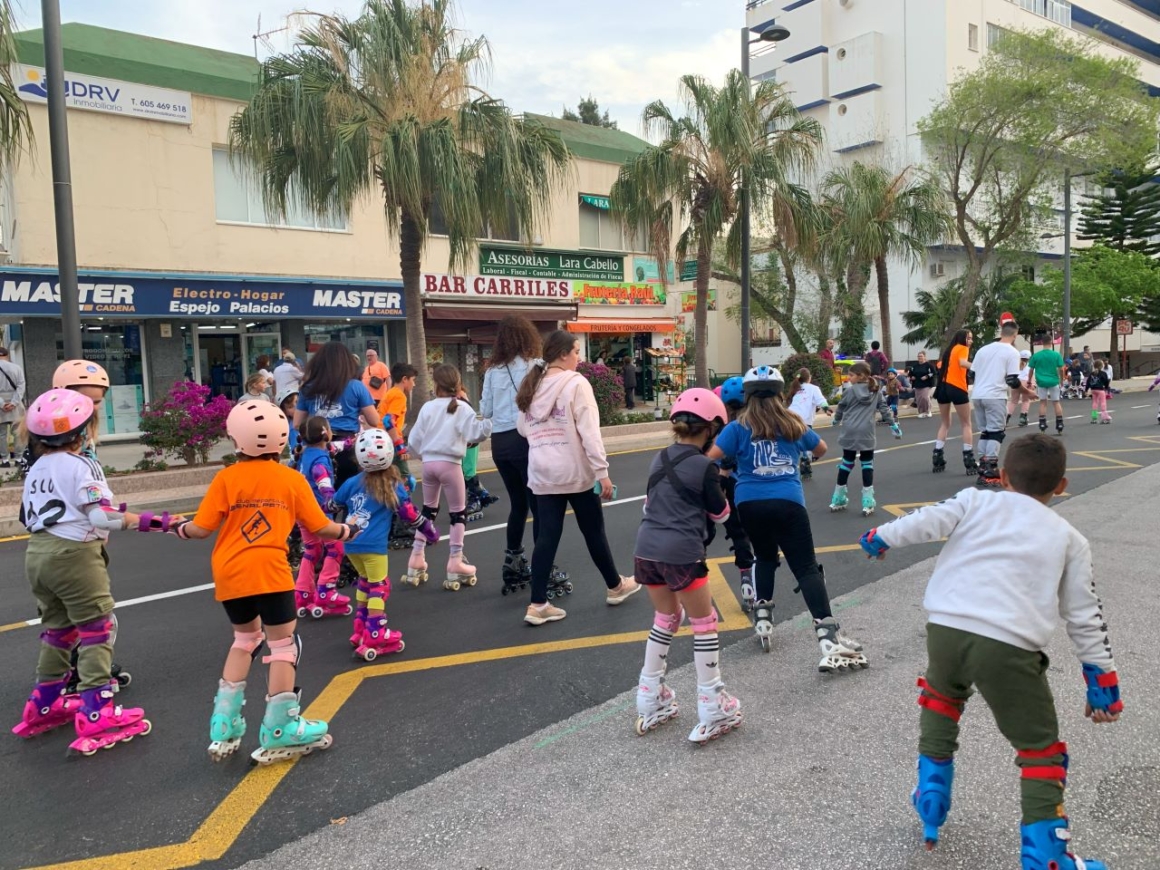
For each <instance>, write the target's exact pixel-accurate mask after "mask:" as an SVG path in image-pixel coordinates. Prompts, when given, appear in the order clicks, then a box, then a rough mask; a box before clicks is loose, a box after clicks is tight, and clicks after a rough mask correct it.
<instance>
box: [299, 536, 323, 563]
mask: <svg viewBox="0 0 1160 870" xmlns="http://www.w3.org/2000/svg"><path fill="white" fill-rule="evenodd" d="M322 549H323V545H322V542H321V541H313V542H311V543H309V544H305V545H304V546H303V547H302V558H303V559H305V560H306V561H307V562H309V563H310V564H311V565H317V564H318V563H319V562H321V561H322Z"/></svg>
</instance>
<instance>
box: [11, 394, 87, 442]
mask: <svg viewBox="0 0 1160 870" xmlns="http://www.w3.org/2000/svg"><path fill="white" fill-rule="evenodd" d="M91 419H93V400H92V399H90V398H89V397H88V396H86V395H84V394H83V393H78V392H76V391H75V390H59V389H54V390H49V391H48V392H47V393H42V394H41V395H39V396H37V397H36V401H35V402H33V403H32V406H31V407H30V408H29V409H28V418H27V420H26V421H25V422H26V425H27V426H28V431H29V432H31V433H32V434H33V435H35V436H36V437H37V438H39V439H40V440H41V441H43V442H44V443H45V444H47V445H48V446H49V447H63V446H64V445H65V444H70V443H72V442H73V441H75V440H76V438H77V436H78V435H79V434H81V432H82V431H83V430H84V428H85V427H86V426H87V425H89V421H90V420H91Z"/></svg>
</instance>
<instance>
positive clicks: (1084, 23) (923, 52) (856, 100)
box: [746, 0, 1160, 368]
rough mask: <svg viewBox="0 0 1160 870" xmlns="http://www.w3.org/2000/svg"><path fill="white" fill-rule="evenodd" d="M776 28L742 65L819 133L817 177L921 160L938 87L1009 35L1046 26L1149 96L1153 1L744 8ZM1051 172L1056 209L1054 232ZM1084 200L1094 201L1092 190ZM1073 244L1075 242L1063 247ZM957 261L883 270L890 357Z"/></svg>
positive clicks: (1052, 252) (1153, 353)
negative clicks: (1088, 45) (921, 297)
mask: <svg viewBox="0 0 1160 870" xmlns="http://www.w3.org/2000/svg"><path fill="white" fill-rule="evenodd" d="M774 21H776V22H777V23H778V24H779V25H782V26H784V27H786V28H787V29H788V30H789V31H790V36H789V38H788V39H786V40H785V41H784V42H780V43H777V48H776V51H769V50H767V49H758V50H757V53H756V54H754V55H753V56H752V58H751V61H750V74H751V76H752V77H753V78H754V79H755V80H762V79H767V78H773V79H776V80H777V81H778V82H781V83H782V84H784V85H785V86H786V87H787V88H788V89H789V91H790V92H791V93H792V95H793V99H794V102H795V104H796V105H797V107H798V108H799V109H800V110H801V111H802V112H804V113H805V114H807V115H809V116H810V117H812V118H815V119H816V120H818V121H819V122H820V123H821V124H822V126H823V128H824V129H825V133H826V142H825V146H824V152H823V155H822V161H821V162H822V167H821V171H823V172H824V171H825V170H826V169H828V168H830V167H832V166H837V165H845V164H849V163H852V162H853V161H855V160H861V161H863V162H869V163H881V164H883V165H885V166H888V167H893V168H898V169H901V168H902V167H905V166H909V165H916V164H920V163H921V162H922V159H923V149H922V144H921V141H920V139H919V135H918V129H917V127H918V123H919V121H921V120H922V118H923V117H924V116H925V115H926V114H927V113H928V112H929V111H930V108H931V107H932V106H933V105H934V104H935V103H936V102H938V101H939V100H941V99H942V97H943V96H944V94H945V92H946V88H947V84H948V83H949V82H951V81H953V80H954V79H955V77H956V76H958V75H959V74H961V72H962V71H964V70H970V69H972V68H974V66H976V65H977V64H978V62H979V59H980V58H981V57H982V56H983V55H984V54H985V53H986V52H987V50H988V48H989V46H990V45H991V44H992V43H993V42H994V40H995V39H996V38H997V37H998V36H999V35H1001V34H1002V32H1003V31H1004V30H1009V29H1020V28H1022V29H1034V28H1040V27H1043V28H1058V29H1061V30H1064V31H1068V32H1070V33H1071V34H1072V35H1082V36H1088V37H1091V38H1093V39H1094V40H1096V41H1097V43H1098V50H1099V51H1100V52H1102V53H1103V54H1105V55H1106V56H1108V57H1118V58H1129V59H1131V60H1133V61H1135V62H1137V63H1138V64H1139V73H1138V75H1139V78H1140V80H1141V81H1142V82H1143V83H1144V84H1145V85H1147V86H1148V88H1149V90H1150V92H1151V93H1152V94H1153V95H1160V3H1158V2H1156V0H1082V2H1079V3H1073V2H1068V0H768V2H749V3H747V4H746V24H747V26H748V27H749V28H750V29H752V30H753V31H754V32H760V31H761V30H762V29H764V28H765V27H767V26H769V24H770V23H772V22H774ZM1062 185H1063V179H1062V174H1061V178H1060V188H1061V195H1060V197H1059V200H1060V201H1059V203H1058V206H1059V208H1058V214H1059V233H1060V235H1062V232H1063V220H1062V217H1063V208H1062ZM1073 185H1074V187H1073V204H1075V214H1073V221H1072V227H1071V228H1070V230H1071V232H1072V233H1073V234H1074V232H1075V230H1076V226H1077V224H1078V210H1079V206H1078V203H1079V202H1080V198H1081V197H1082V196H1083V195H1084V194H1085V193H1088V192H1089V188H1088V186H1087V185H1086V182H1085V180H1084V179H1075V180H1074V181H1073ZM1092 192H1094V191H1092ZM1073 244H1075V245H1076V246H1080V245H1082V244H1084V243H1082V242H1079V241H1078V240H1077V239H1075V238H1074V235H1073ZM1042 245H1043V247H1042V249H1041V250H1040V251H1039V253H1040V255H1041V257H1042V258H1043V259H1044V261H1045V262H1049V261H1051V260H1056V261H1058V259H1059V258H1060V257H1061V255H1062V250H1063V245H1062V239H1061V238H1057V239H1054V240H1051V239H1049V240H1044V241H1043V243H1042ZM964 268H965V257H964V256H963V255H962V254H961V252H958V253H956V251H955V250H954V248H952V247H948V248H939V249H932V250H931V252H930V254H929V257H928V260H927V262H926V263H925V264H923V265H922V267H921V268H911V267H910V266H908V265H906V264H904V263H902V262H900V261H899V262H892V263H891V267H890V273H891V274H890V283H891V313H892V320H893V323H892V326H893V330H892V331H893V334H894V336H895V337H896V338H895V342H894V343H895V347H894V353H895V356H896V357H897V358H899V359H902V358H904V357H905V358H909V359H913V357H914V354H915V353H916V352H917V351H918V350H920V349H921V348H919V347H917V346H907V345H905V344H903V343H902V342H901V341H900V339H899V337H900V336H902V335H903V334H904V333H905V332H906V329H905V328H904V326H903V323H902V318H901V315H902V312H903V311H907V310H913V309H914V308H915V301H914V300H915V293H916V292H917V291H918V290H922V289H926V290H933V289H935V287H936V286H937V285H939V284H941V283H943V282H945V281H948V280H950V279H952V278H954V277H956V276H958V275H961V274H963V270H964ZM873 296H874V294H873V293H868V294H867V296H866V301H867V305H868V308H869V309H870V310H869V311H868V313H869V314H870V316H871V320H872V332H873V334H874V335H875V336H878V335H880V334H881V321H880V317H879V314H878V312H877V310H876V306H877V302H876V300H875V299H873V298H872V297H873ZM1128 340H1129V345H1128V347H1129V350H1130V351H1132V357H1133V360H1134V361H1135V362H1133V368H1135V367H1137V365H1140V366H1145V365H1148V364H1150V362H1151V360H1152V359H1153V358H1154V359H1155V361H1156V363H1157V364H1160V336H1155V335H1151V334H1148V333H1140V332H1139V331H1137V332H1136V334H1135V335H1133V336H1131V337H1129V339H1128ZM1109 343H1110V333H1109V330H1108V328H1104V329H1102V330H1101V329H1097V330H1094V331H1092V332H1090V333H1088V334H1087V335H1084V336H1082V337H1081V338H1079V339H1077V340H1073V342H1072V344H1073V346H1074V347H1077V348H1078V347H1082V345H1084V344H1089V345H1091V346H1092V347H1093V348H1096V349H1097V350H1099V351H1103V350H1105V349H1106V348H1107V347H1108V346H1109Z"/></svg>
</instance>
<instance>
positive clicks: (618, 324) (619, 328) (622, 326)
mask: <svg viewBox="0 0 1160 870" xmlns="http://www.w3.org/2000/svg"><path fill="white" fill-rule="evenodd" d="M566 326H567V329H568V331H569V332H601V333H609V332H613V333H626V332H675V331H676V329H677V325H676V324H675V323H673V321H671V320H597V319H595V318H587V319H584V320H577V321H575V322H573V323H568V324H566Z"/></svg>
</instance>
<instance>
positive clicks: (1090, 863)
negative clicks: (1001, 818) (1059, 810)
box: [1019, 818, 1108, 870]
mask: <svg viewBox="0 0 1160 870" xmlns="http://www.w3.org/2000/svg"><path fill="white" fill-rule="evenodd" d="M1019 833H1020V836H1021V838H1022V840H1023V848H1022V850H1021V851H1020V852H1019V860H1020V861H1021V862H1022V865H1021V866H1022V868H1023V870H1108V865H1107V864H1105V863H1104V862H1103V861H1096V860H1094V859H1092V858H1078V857H1076V856H1075V855H1073V854H1071V852H1069V851H1067V844H1068V841H1069V840H1070V839H1071V831H1069V830H1068V827H1067V819H1066V818H1063V819H1045V820H1044V821H1042V822H1035V824H1032V825H1020V827H1019Z"/></svg>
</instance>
